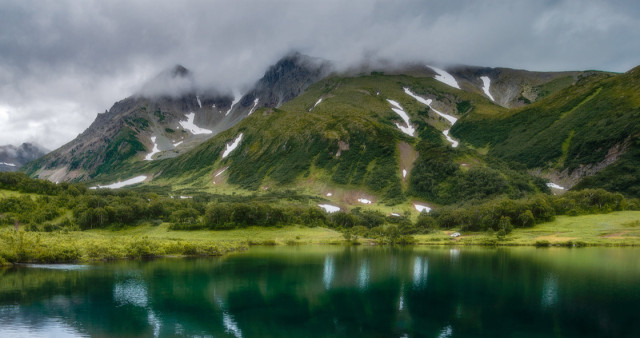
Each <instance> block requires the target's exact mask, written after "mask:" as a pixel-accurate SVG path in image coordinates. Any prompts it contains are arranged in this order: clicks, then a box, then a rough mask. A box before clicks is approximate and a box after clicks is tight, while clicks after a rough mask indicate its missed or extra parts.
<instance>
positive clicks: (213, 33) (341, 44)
mask: <svg viewBox="0 0 640 338" xmlns="http://www.w3.org/2000/svg"><path fill="white" fill-rule="evenodd" d="M639 18H640V2H638V1H637V0H628V1H624V0H618V1H616V0H613V1H596V0H485V1H481V0H458V1H441V0H407V1H403V0H398V1H393V0H388V1H383V0H380V1H373V0H348V1H347V0H314V1H303V0H270V1H267V0H262V1H260V0H254V1H246V0H245V1H243V0H231V1H204V0H203V1H195V0H194V1H174V0H168V1H160V0H148V1H132V0H126V1H119V0H96V1H90V0H84V1H81V0H51V1H41V0H39V1H28V0H16V1H10V0H0V145H2V144H16V145H17V144H20V143H22V142H25V141H35V142H37V143H39V144H41V145H44V146H45V147H47V148H49V149H54V148H57V147H58V146H60V145H62V144H64V143H66V142H68V141H70V140H71V139H73V138H74V137H75V136H77V134H78V133H80V132H82V131H83V130H84V129H86V128H87V127H88V126H89V125H90V124H91V122H92V121H93V120H94V118H95V116H96V114H97V113H99V112H104V111H105V110H107V109H109V108H110V107H111V105H112V104H113V103H114V102H115V101H117V100H120V99H123V98H125V97H127V96H129V95H131V94H132V93H134V92H136V91H137V90H138V89H139V88H140V86H141V85H142V84H143V83H144V82H145V81H147V80H149V79H150V78H152V77H154V76H155V75H156V74H158V73H159V72H160V71H162V70H164V69H167V68H168V67H171V66H172V65H175V64H178V63H179V64H182V65H184V66H185V67H187V68H189V69H190V70H192V71H193V72H194V73H195V76H196V79H197V81H198V82H199V83H200V84H202V85H203V86H213V87H216V88H219V89H222V90H231V89H234V88H241V87H242V86H246V85H248V84H250V83H253V82H254V81H255V80H257V79H258V78H259V77H260V76H261V75H262V73H263V72H264V71H265V69H266V68H267V67H268V66H269V65H270V64H273V63H274V62H276V61H277V60H278V59H279V58H280V57H281V56H283V55H284V54H286V53H288V52H290V51H292V50H296V51H300V52H302V53H304V54H308V55H311V56H317V57H321V58H325V59H328V60H330V61H334V62H336V63H337V64H338V65H339V66H347V65H350V64H354V63H357V62H359V61H360V60H362V59H365V58H373V59H378V58H380V59H388V60H394V61H399V62H400V61H417V60H423V61H425V62H427V61H428V62H432V63H436V64H439V65H446V64H470V65H479V66H491V67H497V66H501V67H515V68H524V69H529V70H582V69H599V70H607V71H617V72H624V71H627V70H629V69H630V68H632V67H634V66H636V65H638V64H640V19H639Z"/></svg>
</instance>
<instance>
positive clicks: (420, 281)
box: [413, 257, 429, 288]
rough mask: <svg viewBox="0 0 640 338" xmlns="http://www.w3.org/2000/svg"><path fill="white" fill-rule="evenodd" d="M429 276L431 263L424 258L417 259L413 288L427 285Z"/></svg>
mask: <svg viewBox="0 0 640 338" xmlns="http://www.w3.org/2000/svg"><path fill="white" fill-rule="evenodd" d="M428 274H429V261H428V260H427V259H426V258H425V259H423V258H422V257H416V259H415V260H414V261H413V287H415V288H417V287H420V286H426V285H427V275H428Z"/></svg>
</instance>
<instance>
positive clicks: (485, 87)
mask: <svg viewBox="0 0 640 338" xmlns="http://www.w3.org/2000/svg"><path fill="white" fill-rule="evenodd" d="M480 80H482V91H483V92H484V94H485V95H487V97H489V98H490V99H491V101H493V102H495V101H496V100H494V99H493V95H491V92H490V91H489V89H491V79H490V78H489V77H488V76H481V77H480Z"/></svg>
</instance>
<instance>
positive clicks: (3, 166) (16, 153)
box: [0, 143, 48, 172]
mask: <svg viewBox="0 0 640 338" xmlns="http://www.w3.org/2000/svg"><path fill="white" fill-rule="evenodd" d="M47 152H48V151H47V150H45V149H44V148H42V147H40V146H38V145H36V144H32V143H23V144H21V145H20V146H18V147H16V146H13V145H5V146H0V172H1V171H18V169H20V167H22V166H23V165H24V164H25V163H27V162H29V161H33V160H35V159H37V158H39V157H42V156H43V155H44V154H46V153H47Z"/></svg>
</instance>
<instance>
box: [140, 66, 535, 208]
mask: <svg viewBox="0 0 640 338" xmlns="http://www.w3.org/2000/svg"><path fill="white" fill-rule="evenodd" d="M403 87H409V88H411V90H412V91H414V92H415V93H416V94H418V95H422V96H425V97H432V98H435V99H436V101H437V104H439V105H440V106H438V109H440V110H443V111H445V112H447V113H450V114H455V115H458V116H461V115H465V114H469V113H470V112H473V113H477V114H480V115H495V114H503V113H504V112H505V111H506V110H505V109H504V108H501V107H499V106H496V105H494V104H493V103H491V102H490V101H489V100H487V99H486V98H484V97H483V96H480V95H477V94H474V93H468V92H464V91H460V90H456V89H453V88H451V87H448V86H446V85H444V84H442V83H440V82H438V81H435V80H434V79H432V78H430V77H412V76H407V75H380V74H373V75H366V76H365V75H363V76H356V77H348V78H345V77H330V78H327V79H325V80H322V81H320V82H318V83H316V84H314V85H312V86H311V87H309V88H308V90H307V91H306V92H305V93H303V94H302V95H300V96H299V97H297V98H296V99H294V100H292V101H290V102H288V103H286V104H285V105H283V106H282V107H280V108H279V109H263V110H259V111H258V112H256V113H254V114H253V115H252V116H250V117H248V118H246V119H245V120H243V121H242V122H240V123H239V124H238V125H237V126H235V127H234V128H232V129H230V130H227V131H225V132H223V133H221V134H220V135H217V136H216V137H215V138H213V139H211V140H209V141H208V142H206V143H204V144H203V145H201V146H199V147H198V148H196V149H195V150H194V151H192V152H190V153H188V154H185V155H183V156H180V157H178V158H175V159H171V160H166V161H157V162H156V161H154V162H156V163H152V164H150V165H149V166H148V167H147V168H145V169H146V170H156V171H158V172H161V175H159V176H158V177H157V178H155V179H154V181H153V182H152V184H154V185H156V186H167V187H168V186H171V185H176V186H177V189H183V190H189V189H191V190H193V191H196V190H205V191H208V192H215V193H223V194H224V193H227V194H228V193H240V194H243V193H245V194H246V193H247V191H256V190H262V189H273V188H282V189H296V190H297V191H299V192H301V193H303V194H308V195H313V196H325V195H326V192H327V191H330V192H335V191H337V192H339V194H334V197H333V198H330V199H329V200H331V201H332V202H333V203H335V204H338V205H350V204H351V205H352V204H354V201H356V200H357V196H366V197H368V198H369V199H373V200H374V201H375V202H383V203H385V204H396V203H398V202H401V201H403V200H404V201H407V202H409V200H405V198H404V196H406V195H407V194H408V195H411V196H414V197H416V198H419V199H429V198H430V197H432V195H433V194H431V195H429V194H426V193H421V192H420V189H414V187H413V186H414V185H415V184H416V183H415V182H417V180H418V177H420V174H421V173H423V172H425V171H432V170H433V168H432V167H430V166H429V165H416V166H414V167H413V170H412V171H411V172H410V174H409V177H407V179H406V181H404V182H403V179H402V169H401V162H402V161H401V158H400V152H399V150H398V144H399V143H400V142H406V143H407V144H409V145H410V146H411V147H412V148H413V149H414V150H415V149H420V150H421V154H422V156H420V155H419V156H418V159H419V161H418V162H416V163H417V164H419V162H420V161H422V162H424V161H425V160H426V159H428V158H431V157H433V156H438V154H440V153H441V151H436V149H437V148H443V149H447V148H450V146H449V143H447V142H446V141H445V139H444V137H443V136H442V134H441V130H444V129H446V128H448V127H449V124H448V123H447V122H446V121H445V120H444V119H442V118H440V117H439V116H438V115H436V114H434V113H433V112H431V113H430V112H429V109H428V107H426V106H425V105H423V104H421V103H419V102H417V101H416V100H414V99H413V98H411V97H410V96H408V95H407V94H406V93H404V91H403ZM319 98H322V99H323V101H322V102H321V103H320V104H318V105H317V106H316V107H314V104H315V103H316V102H317V101H318V99H319ZM387 99H392V100H395V101H397V102H399V103H400V104H401V105H402V107H403V108H404V109H405V111H406V112H407V113H408V114H409V115H410V118H411V121H412V124H414V125H415V126H417V129H418V130H417V136H416V137H409V136H407V135H405V134H403V133H402V132H400V131H399V130H398V128H397V127H396V126H395V123H396V122H401V119H400V118H399V117H398V116H397V115H396V114H395V113H394V112H393V111H392V110H391V105H390V104H389V102H387ZM312 107H313V109H312V110H311V111H309V110H310V109H311V108H312ZM458 109H464V112H463V113H460V112H459V111H458ZM240 133H243V139H242V142H241V144H240V146H239V147H238V148H237V149H236V150H235V151H233V152H232V153H231V154H230V155H229V157H228V158H225V159H221V156H220V155H221V153H222V151H223V150H224V149H225V144H226V143H230V142H231V141H232V140H233V139H234V138H235V137H237V135H239V134H240ZM347 144H348V147H349V149H348V150H346V149H342V150H339V149H340V147H341V146H342V147H343V148H344V146H345V145H347ZM338 152H340V156H339V157H338V156H336V154H337V153H338ZM447 153H448V155H447V156H446V158H443V159H439V160H438V161H436V162H441V161H445V162H447V163H449V164H450V165H451V166H452V170H450V171H451V173H450V174H451V175H449V176H452V178H451V180H454V181H455V180H458V179H459V178H460V177H459V176H463V174H462V173H464V172H466V170H468V169H470V168H473V167H486V166H488V164H487V163H486V160H485V158H484V156H483V155H479V154H478V153H477V152H475V151H473V150H468V149H464V148H461V149H455V150H447ZM491 162H493V161H491ZM226 167H228V170H226V171H225V172H224V174H222V175H221V176H219V177H215V176H214V174H215V173H217V172H219V171H220V170H222V169H223V168H226ZM493 168H494V169H495V170H494V171H492V172H491V174H492V175H494V176H495V175H498V176H504V177H506V179H507V181H508V182H513V180H514V178H513V177H514V172H504V171H503V168H504V166H500V165H494V166H493ZM132 175H133V173H132ZM516 176H517V175H516ZM412 177H414V179H412ZM520 179H521V177H518V178H517V179H516V180H520ZM451 180H450V181H451ZM214 181H215V184H214V183H213V182H214ZM450 181H448V182H444V183H443V185H444V186H445V187H442V188H441V189H440V190H443V191H445V190H446V191H447V194H448V195H447V196H448V197H447V198H443V199H437V198H436V199H433V198H432V199H431V200H430V201H431V202H435V203H451V202H452V201H454V200H455V199H456V197H457V195H456V194H454V193H451V192H449V190H452V189H454V188H456V187H455V186H456V184H455V182H450ZM510 184H511V183H510ZM525 185H526V184H525ZM450 186H454V188H450ZM238 188H240V189H238ZM260 188H262V189H260ZM458 188H459V187H458ZM456 189H457V188H456ZM530 189H532V190H535V189H536V188H534V187H533V185H532V186H531V188H530ZM510 190H514V189H510ZM503 192H504V191H501V192H500V193H503ZM356 195H357V196H356ZM338 196H341V198H340V199H338ZM355 203H357V201H356V202H355Z"/></svg>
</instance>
